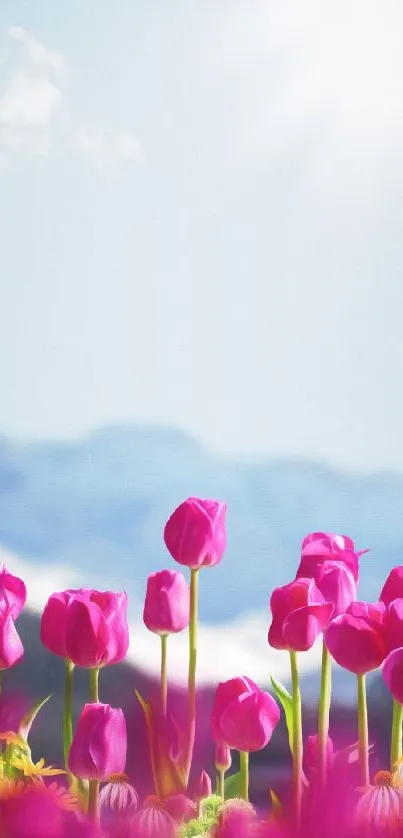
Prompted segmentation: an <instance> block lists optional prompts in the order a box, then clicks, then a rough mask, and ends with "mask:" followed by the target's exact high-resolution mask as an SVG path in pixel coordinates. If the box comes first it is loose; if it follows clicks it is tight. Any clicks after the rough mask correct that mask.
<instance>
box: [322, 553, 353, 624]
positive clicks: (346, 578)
mask: <svg viewBox="0 0 403 838" xmlns="http://www.w3.org/2000/svg"><path fill="white" fill-rule="evenodd" d="M314 579H315V583H316V585H317V588H318V590H319V591H320V592H321V594H322V596H323V598H324V599H325V600H326V602H331V603H332V604H333V605H334V611H333V614H332V617H333V618H334V617H338V616H339V614H344V613H345V612H346V610H347V608H348V607H349V605H350V604H351V603H352V602H353V601H354V600H355V599H356V597H357V585H356V582H355V579H354V576H353V574H352V573H351V571H350V570H349V569H348V568H347V567H346V566H345V565H344V564H341V562H333V561H325V562H323V563H322V564H320V565H319V566H318V568H317V570H316V571H315V575H314Z"/></svg>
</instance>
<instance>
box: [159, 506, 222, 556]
mask: <svg viewBox="0 0 403 838" xmlns="http://www.w3.org/2000/svg"><path fill="white" fill-rule="evenodd" d="M226 512H227V505H226V504H225V503H220V502H219V501H215V500H200V498H188V499H187V500H185V501H184V502H183V503H181V504H180V506H178V507H177V508H176V509H175V511H174V512H173V513H172V515H171V517H170V518H169V520H168V521H167V523H166V525H165V530H164V540H165V544H166V547H167V549H168V550H169V552H170V554H171V556H172V557H173V558H174V559H175V561H176V562H178V563H179V564H182V565H186V567H189V568H192V569H194V570H196V569H197V568H200V567H212V566H213V565H216V564H218V563H219V562H220V561H221V559H222V557H223V555H224V552H225V548H226V546H227V534H226V529H225V516H226Z"/></svg>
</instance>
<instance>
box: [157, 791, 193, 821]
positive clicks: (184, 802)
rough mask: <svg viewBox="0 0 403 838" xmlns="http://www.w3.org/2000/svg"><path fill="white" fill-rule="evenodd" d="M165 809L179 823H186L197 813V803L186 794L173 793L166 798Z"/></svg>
mask: <svg viewBox="0 0 403 838" xmlns="http://www.w3.org/2000/svg"><path fill="white" fill-rule="evenodd" d="M164 809H165V810H166V811H167V812H168V814H169V815H171V816H172V817H173V818H174V819H175V820H176V821H177V823H186V822H187V821H190V820H192V818H195V817H196V815H197V806H196V803H195V802H194V801H193V800H191V799H190V797H188V796H187V795H186V794H171V795H170V796H169V797H167V798H166V799H165V800H164Z"/></svg>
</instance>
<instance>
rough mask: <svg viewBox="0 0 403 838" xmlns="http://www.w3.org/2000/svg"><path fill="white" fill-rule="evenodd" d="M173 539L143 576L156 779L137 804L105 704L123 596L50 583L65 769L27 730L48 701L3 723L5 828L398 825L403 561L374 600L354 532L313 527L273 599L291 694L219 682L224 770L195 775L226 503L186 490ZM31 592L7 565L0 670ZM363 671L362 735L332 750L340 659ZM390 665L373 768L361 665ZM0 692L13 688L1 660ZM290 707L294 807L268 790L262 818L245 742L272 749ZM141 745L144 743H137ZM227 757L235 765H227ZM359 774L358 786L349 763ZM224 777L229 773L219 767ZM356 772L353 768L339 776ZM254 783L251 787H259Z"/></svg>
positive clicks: (266, 835)
mask: <svg viewBox="0 0 403 838" xmlns="http://www.w3.org/2000/svg"><path fill="white" fill-rule="evenodd" d="M164 541H165V546H166V548H167V550H168V553H169V554H170V556H171V557H172V559H173V560H174V561H175V562H176V563H177V565H180V566H181V568H182V570H183V571H184V570H185V569H187V570H188V572H189V578H188V579H187V578H186V576H185V575H184V573H183V572H181V571H178V570H175V569H173V568H166V569H164V570H161V571H158V572H155V573H151V574H150V575H149V577H148V579H147V583H146V590H145V599H144V611H143V620H144V624H145V626H146V627H147V629H148V630H149V631H150V632H152V633H154V634H155V635H156V636H157V637H158V638H159V644H160V683H159V686H160V690H159V695H158V699H154V700H151V699H148V698H147V697H143V696H142V695H140V693H138V692H136V695H137V699H136V698H135V697H133V701H134V700H138V702H139V703H140V705H141V708H142V710H143V712H144V722H145V726H146V729H147V734H148V746H149V757H150V765H151V769H152V776H153V788H150V789H149V793H148V795H147V796H146V797H145V798H144V799H143V800H140V798H139V794H138V792H137V790H136V789H135V788H134V787H133V784H132V783H131V781H130V778H129V777H128V776H127V774H126V773H125V772H126V757H127V750H128V746H130V744H131V743H130V742H129V743H128V737H127V729H126V719H125V715H124V712H123V710H122V708H121V707H111V706H110V705H109V704H105V703H102V700H101V699H102V676H101V681H100V673H102V670H103V669H104V668H105V667H107V666H113V665H115V664H117V663H119V662H120V661H123V660H124V658H125V656H126V654H127V651H128V647H129V625H128V619H127V607H128V601H127V595H126V593H124V592H122V593H116V592H111V591H95V590H92V589H88V588H82V589H78V590H66V591H61V592H58V593H54V594H52V596H51V597H50V598H49V600H48V602H47V603H46V606H45V608H44V611H43V614H42V617H41V625H40V634H41V640H42V643H43V645H44V646H45V647H46V648H47V649H48V650H49V652H50V653H52V654H53V655H57V656H58V657H60V658H63V659H64V662H65V685H64V714H63V719H62V720H61V724H62V728H63V743H64V766H63V767H53V766H48V765H45V762H44V760H43V759H39V760H38V761H37V762H35V761H34V758H33V756H32V753H31V748H30V745H29V742H28V739H29V735H30V730H31V726H32V724H33V722H34V719H35V717H36V715H37V713H38V712H39V711H40V710H41V708H42V707H43V706H44V705H45V704H46V702H47V701H48V700H49V697H48V698H46V699H44V700H43V701H42V702H40V703H39V704H38V705H36V706H35V707H34V708H32V710H31V711H30V712H29V713H27V714H26V715H25V716H24V718H23V719H22V721H21V722H20V724H19V725H18V726H17V727H16V729H15V730H10V731H7V732H6V733H3V734H0V836H4V838H67V837H68V836H71V835H74V836H76V838H100V836H107V838H191V836H199V838H201V836H203V838H248V836H251V837H252V836H254V838H286V836H289V838H297V837H298V836H300V835H301V834H302V833H303V834H304V835H309V836H312V837H313V836H315V837H316V835H317V836H318V838H319V835H320V836H321V838H336V835H339V834H343V835H346V836H348V838H353V836H355V835H357V834H364V835H365V836H368V837H369V838H371V837H372V835H380V836H385V838H389V836H392V834H393V835H394V834H395V833H396V832H399V831H403V754H402V727H403V566H401V567H396V568H394V569H393V570H392V571H391V573H390V574H389V576H388V578H387V580H386V582H385V584H384V586H383V588H382V591H381V592H380V595H379V600H378V601H377V602H371V603H369V602H363V601H360V600H359V599H358V594H357V591H358V585H359V576H360V559H361V557H362V556H363V555H364V553H365V552H366V551H365V550H361V551H357V550H356V548H355V546H354V543H353V541H352V540H351V538H348V537H347V536H344V535H335V534H332V533H322V532H316V533H311V534H310V535H308V536H306V537H305V538H304V539H303V541H302V547H301V555H300V561H299V565H298V566H297V570H296V574H295V578H294V579H292V580H291V581H289V582H288V583H287V584H285V585H284V586H282V587H280V588H277V589H275V590H274V591H273V592H272V595H271V598H270V612H271V616H270V623H269V625H268V642H269V644H270V645H271V646H272V647H273V648H275V649H278V650H282V651H284V652H285V653H287V654H288V656H289V663H290V682H291V692H289V691H288V690H287V689H286V688H285V687H284V686H283V685H281V684H279V682H278V681H277V680H276V679H275V678H274V677H273V676H272V677H271V688H272V689H271V692H269V691H267V690H265V689H263V688H262V687H260V686H259V685H258V684H256V683H255V682H254V681H253V680H252V679H251V678H250V677H248V676H247V675H245V674H239V675H238V676H236V677H233V678H231V679H230V680H227V681H223V682H221V683H220V684H218V686H217V688H216V691H215V695H214V701H213V707H212V712H211V718H210V733H211V739H212V743H213V745H214V764H215V769H216V776H215V777H212V776H211V775H210V774H209V773H208V772H207V771H206V770H202V771H201V773H200V774H199V775H196V776H192V774H191V769H192V764H193V755H194V745H195V737H196V721H197V720H196V684H197V627H198V598H199V576H200V573H205V572H214V567H215V566H216V565H217V564H219V562H220V561H221V560H222V558H223V556H224V553H225V550H226V541H227V536H226V505H225V503H220V502H218V501H213V500H201V499H200V498H194V497H192V498H188V499H187V500H186V501H184V502H183V503H181V504H180V505H179V506H178V507H177V508H176V509H175V510H174V512H173V513H172V515H171V517H170V518H169V520H168V522H167V523H166V526H165V530H164ZM26 597H27V592H26V589H25V585H24V583H23V581H22V580H20V579H18V578H17V577H15V576H13V575H12V574H11V573H10V572H9V571H8V570H7V569H6V568H5V567H4V565H2V566H1V567H0V670H1V671H4V672H5V671H6V670H7V669H10V668H11V667H13V666H15V665H16V664H18V663H19V662H20V661H21V659H22V657H23V652H24V650H23V646H22V643H21V640H20V638H19V636H18V631H17V627H16V625H15V622H16V621H17V619H18V617H19V615H20V613H21V611H22V609H23V608H24V606H25V602H26ZM182 631H187V634H188V642H189V655H188V664H189V668H188V688H187V708H186V713H185V715H184V717H183V719H182V720H181V721H180V722H178V719H175V717H174V716H173V713H172V707H171V704H170V701H169V678H168V672H169V666H168V663H169V656H168V641H169V636H170V635H172V634H176V633H178V632H182ZM317 641H319V642H320V643H321V644H322V665H321V675H320V699H319V705H318V711H317V733H316V734H315V735H311V736H308V737H305V736H304V729H303V722H302V696H301V690H300V682H299V658H300V655H301V654H303V653H304V652H306V651H307V650H308V649H310V648H311V647H312V646H313V644H314V643H316V642H317ZM333 661H335V662H336V663H337V664H338V665H339V666H341V667H343V668H344V669H345V670H347V671H348V672H349V673H351V676H352V677H355V678H356V682H357V736H356V741H354V742H353V743H352V744H351V746H349V747H347V748H344V749H342V750H337V749H336V748H335V747H334V745H333V740H332V738H331V737H330V728H329V720H330V706H331V674H332V662H333ZM76 667H79V668H82V669H85V670H87V671H88V701H87V703H86V704H85V705H84V707H82V708H81V712H80V715H79V718H78V720H77V721H76V724H75V725H73V715H72V707H73V697H74V672H75V669H76ZM378 667H380V668H381V671H382V676H383V679H384V682H385V684H386V686H387V687H388V689H389V692H390V694H391V701H392V705H393V721H392V729H391V738H390V765H389V768H388V770H385V771H378V772H377V773H376V774H375V776H374V777H373V778H372V784H371V782H370V780H371V772H370V757H371V747H370V745H369V731H368V719H367V700H366V676H367V674H368V673H369V672H371V671H373V670H374V669H377V668H378ZM2 688H3V695H6V693H7V677H6V672H5V678H4V684H3V687H2ZM282 710H283V712H284V718H285V722H286V725H287V728H288V737H289V744H290V751H291V756H292V765H293V770H292V806H291V808H290V807H289V806H288V805H287V804H284V802H282V801H281V800H280V799H279V797H278V795H277V793H276V790H275V789H270V790H268V791H270V800H271V806H270V809H269V811H268V813H266V814H265V815H264V816H262V813H260V814H258V813H257V811H256V810H255V808H254V807H253V806H252V805H251V803H250V802H249V792H250V780H249V770H250V754H253V753H254V752H256V751H261V750H262V749H264V748H266V747H267V746H269V747H270V741H271V738H272V736H273V733H274V731H275V729H276V727H277V725H278V724H279V722H280V717H281V711H282ZM134 747H135V743H134ZM234 756H235V758H236V762H237V763H238V765H239V769H238V770H236V771H233V772H232V773H229V772H230V770H231V767H232V764H233V760H234ZM352 765H353V767H355V768H358V772H359V773H358V779H357V777H354V779H353V781H352V782H351V783H350V784H349V782H348V777H349V769H350V767H351V766H352ZM226 775H227V776H226ZM346 778H347V779H346ZM252 788H253V784H252Z"/></svg>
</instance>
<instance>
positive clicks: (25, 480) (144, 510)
mask: <svg viewBox="0 0 403 838" xmlns="http://www.w3.org/2000/svg"><path fill="white" fill-rule="evenodd" d="M190 495H198V496H201V497H203V496H204V497H216V498H219V499H221V500H225V501H226V502H227V504H228V548H227V552H226V555H225V557H224V559H223V561H222V563H221V564H220V565H219V566H218V567H216V568H214V570H209V571H206V572H205V573H203V579H202V594H203V595H202V598H201V606H200V608H201V618H202V619H203V620H204V621H205V622H216V621H220V620H222V621H224V620H229V619H232V618H233V617H236V616H237V615H238V614H240V613H242V612H244V611H247V610H251V609H253V608H258V609H261V608H262V607H267V602H268V597H269V595H270V593H271V590H272V589H273V587H275V586H277V585H281V584H285V582H287V581H289V579H290V578H293V576H294V574H295V569H296V567H297V564H298V560H299V551H300V544H301V540H302V538H303V536H304V535H305V534H306V533H308V532H312V531H315V530H330V531H335V532H344V533H346V534H348V535H350V536H351V537H352V538H353V539H354V541H355V542H356V544H357V547H358V548H359V549H364V548H366V547H370V548H372V550H371V552H370V553H368V554H366V555H365V556H364V557H363V559H362V567H363V573H362V585H361V589H360V595H361V596H362V597H363V598H369V599H373V598H376V597H377V596H378V594H379V590H380V587H381V585H382V582H383V580H384V578H385V576H386V575H387V573H388V571H389V570H390V568H391V567H392V566H393V565H394V564H398V563H400V561H401V560H402V557H403V528H402V527H401V523H400V517H401V509H402V507H403V476H400V475H399V474H398V473H396V474H393V473H390V472H372V473H371V474H366V475H361V474H354V475H353V474H347V473H345V472H343V471H341V470H336V469H334V468H333V467H331V466H329V465H326V464H320V463H312V462H310V461H307V460H297V459H296V460H293V459H292V458H291V459H290V458H288V457H287V458H285V457H276V458H272V459H270V458H264V459H262V460H261V461H257V460H256V458H254V459H253V460H252V461H250V462H249V461H246V460H245V459H242V460H240V459H235V458H229V457H228V456H225V457H222V456H221V455H217V454H214V453H213V452H212V451H210V450H208V449H207V448H206V446H205V445H204V444H203V443H202V442H200V441H198V440H197V439H196V438H193V437H192V436H191V435H189V434H187V433H185V432H182V431H181V430H178V429H176V428H173V427H171V426H158V425H150V426H147V425H131V424H128V423H126V424H124V425H113V426H109V427H106V428H101V429H97V430H95V431H94V432H92V433H89V434H86V435H85V436H83V437H80V438H78V439H75V440H67V441H55V440H49V441H46V440H41V441H38V440H36V441H27V440H23V441H18V440H13V439H10V438H9V437H7V436H6V435H4V434H3V435H1V437H0V543H1V544H2V545H3V546H4V548H5V549H6V550H10V551H12V552H15V553H16V554H18V555H21V556H22V557H23V558H26V559H27V560H29V559H32V560H35V561H41V562H42V563H43V564H44V565H46V564H49V563H52V564H54V563H56V564H68V565H71V566H74V567H80V568H81V569H83V570H84V571H85V570H86V569H88V571H89V570H91V571H93V570H94V569H96V570H97V572H98V573H99V574H100V575H102V576H104V577H105V579H108V580H110V581H108V584H111V583H112V582H115V583H116V582H118V580H119V579H125V580H129V581H128V591H129V594H132V595H133V596H134V595H136V594H137V597H138V596H139V592H141V596H142V595H143V589H144V584H145V578H146V576H147V575H148V574H149V573H150V572H152V571H153V570H158V569H161V568H162V567H164V566H172V559H171V557H170V556H169V554H168V553H167V551H166V548H165V545H164V542H163V528H164V524H165V521H166V520H167V518H168V517H169V515H170V513H171V512H172V510H173V509H174V508H175V506H176V505H177V504H178V503H180V502H181V501H182V500H183V499H184V498H186V497H188V496H190ZM120 584H121V583H120Z"/></svg>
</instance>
